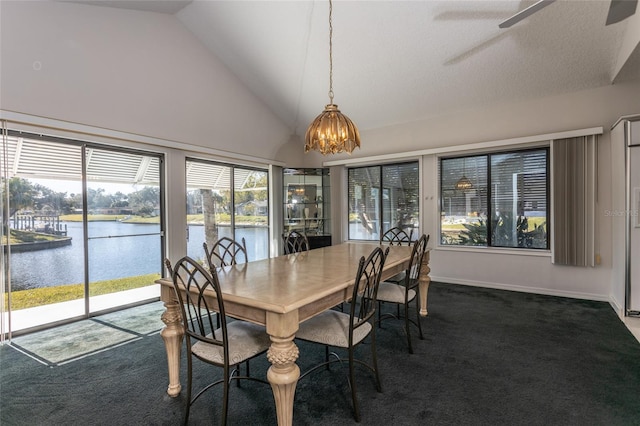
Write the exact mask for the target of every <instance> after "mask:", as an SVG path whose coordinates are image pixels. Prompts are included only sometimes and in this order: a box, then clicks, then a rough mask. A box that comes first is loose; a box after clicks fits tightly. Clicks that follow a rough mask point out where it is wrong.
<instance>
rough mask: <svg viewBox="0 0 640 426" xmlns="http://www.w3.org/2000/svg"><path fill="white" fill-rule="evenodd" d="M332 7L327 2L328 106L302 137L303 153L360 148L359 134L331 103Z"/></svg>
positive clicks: (349, 150)
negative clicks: (303, 142)
mask: <svg viewBox="0 0 640 426" xmlns="http://www.w3.org/2000/svg"><path fill="white" fill-rule="evenodd" d="M332 12H333V5H332V3H331V0H329V104H328V105H327V106H325V108H324V111H322V113H321V114H320V115H318V116H317V117H316V119H315V120H313V122H312V123H311V125H310V126H309V128H308V129H307V133H306V134H305V137H304V141H305V144H304V152H309V151H312V150H314V151H319V152H320V153H322V154H323V155H327V154H337V153H339V152H348V153H349V154H351V152H352V151H353V150H354V149H356V147H358V148H360V133H359V132H358V128H357V127H356V125H355V124H354V123H353V121H351V119H350V118H349V117H347V116H346V115H344V114H342V113H341V112H340V110H339V109H338V105H335V104H334V103H333V44H332V41H331V39H332V37H333V23H332V20H331V16H332Z"/></svg>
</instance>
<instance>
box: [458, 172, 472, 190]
mask: <svg viewBox="0 0 640 426" xmlns="http://www.w3.org/2000/svg"><path fill="white" fill-rule="evenodd" d="M456 189H457V190H458V191H467V190H469V189H473V183H471V180H470V179H469V178H468V177H466V176H464V175H462V177H461V178H460V180H459V181H458V182H456Z"/></svg>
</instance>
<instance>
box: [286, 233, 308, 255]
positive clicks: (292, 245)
mask: <svg viewBox="0 0 640 426" xmlns="http://www.w3.org/2000/svg"><path fill="white" fill-rule="evenodd" d="M282 240H283V242H284V254H292V253H300V252H304V251H309V240H308V239H307V236H306V235H305V234H303V233H301V232H298V231H296V230H295V229H294V230H292V231H290V232H289V233H288V234H287V233H285V234H282Z"/></svg>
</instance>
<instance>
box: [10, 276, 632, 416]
mask: <svg viewBox="0 0 640 426" xmlns="http://www.w3.org/2000/svg"><path fill="white" fill-rule="evenodd" d="M147 309H152V308H150V307H147ZM385 309H391V306H387V307H385ZM155 314H156V315H157V312H156V313H155ZM133 316H138V319H137V320H136V321H133V322H134V323H135V322H137V323H138V324H139V325H142V326H144V322H145V320H144V318H145V315H143V314H142V313H137V314H136V313H134V315H133ZM97 320H98V321H93V323H94V324H95V325H96V326H99V327H104V326H105V324H107V323H108V322H109V321H110V320H109V319H108V318H106V319H104V318H102V317H101V318H98V319H97ZM111 320H113V319H111ZM141 320H142V321H141ZM101 321H104V322H101ZM422 324H423V329H424V332H425V339H424V340H418V339H415V341H414V350H415V353H414V354H412V355H410V354H408V352H407V349H406V338H405V336H404V334H403V327H402V325H403V322H401V321H396V320H386V321H384V322H383V325H382V328H381V329H379V332H378V356H379V366H380V375H381V380H382V387H383V392H382V393H378V392H376V390H375V386H374V381H373V378H372V377H371V375H370V374H369V373H368V372H367V371H366V370H364V369H361V370H359V371H358V374H357V377H356V380H357V385H358V397H359V400H360V403H361V412H362V422H361V424H363V425H394V426H395V425H418V424H420V425H422V424H431V425H607V426H610V425H621V426H627V425H640V392H639V391H638V387H639V385H640V343H638V341H637V340H636V339H635V338H634V337H633V336H632V334H631V333H630V332H629V331H628V330H627V328H626V327H625V326H624V325H623V323H622V322H621V321H620V320H619V318H618V317H617V316H616V314H615V312H614V311H613V310H612V308H611V307H610V306H609V305H608V304H607V303H604V302H594V301H584V300H575V299H568V298H559V297H552V296H544V295H534V294H526V293H518V292H510V291H503V290H493V289H483V288H476V287H467V286H459V285H452V284H443V283H432V285H431V288H430V291H429V316H428V317H426V318H424V319H423V320H422ZM126 327H127V326H125V325H124V324H123V323H120V325H118V326H117V329H118V330H120V331H124V330H127V328H126ZM132 327H133V326H132ZM151 328H153V327H151ZM56 330H57V332H58V333H59V335H58V336H59V337H62V336H64V335H65V334H66V333H65V332H64V330H63V328H62V327H58V328H56V329H52V330H50V331H51V332H52V333H53V334H52V335H51V337H50V338H51V339H57V338H58V337H56ZM138 331H148V329H145V330H142V329H138ZM127 332H131V330H128V331H127ZM413 332H414V336H415V330H413ZM136 333H137V334H136ZM132 334H136V338H135V339H132V340H130V341H127V342H126V343H124V344H115V345H111V346H110V347H109V349H106V350H101V351H93V352H89V353H87V354H86V355H85V356H83V357H79V358H78V357H76V358H77V359H75V360H73V361H72V362H63V363H55V362H49V363H43V362H42V361H41V360H38V359H35V358H34V357H33V356H27V355H25V353H24V352H22V351H18V350H16V347H13V346H10V345H5V346H2V347H0V424H2V425H3V426H5V425H6V426H12V425H63V424H64V425H178V424H180V423H181V421H182V415H183V412H184V404H185V401H184V396H183V395H180V396H179V397H177V398H170V397H169V396H167V394H166V386H167V369H166V368H167V367H166V365H167V364H166V354H165V352H164V344H163V341H162V339H161V337H160V336H159V334H158V333H157V332H153V331H151V332H150V333H146V332H143V333H140V332H134V333H132ZM24 337H27V336H24ZM75 337H76V339H78V340H82V339H83V335H82V334H81V335H77V336H75ZM16 340H17V339H16ZM298 345H299V347H300V358H299V360H298V364H299V365H300V368H301V370H302V371H305V370H306V369H308V368H309V367H311V366H312V365H313V364H315V363H318V362H321V361H322V360H323V358H324V350H323V349H322V348H321V347H318V346H315V345H312V344H309V343H305V342H298ZM184 353H185V352H184V349H183V357H184ZM358 355H359V356H360V357H362V358H364V359H367V360H369V359H370V347H369V345H363V346H362V347H361V348H360V351H359V353H358ZM183 359H184V358H183ZM182 364H183V365H182V370H181V377H182V383H183V384H184V382H185V377H186V375H185V373H186V366H185V364H186V363H184V362H183V363H182ZM268 367H269V363H268V361H267V360H266V359H265V357H260V358H259V359H256V360H255V361H253V362H252V364H251V371H252V375H255V376H262V377H264V376H265V375H266V370H267V368H268ZM194 371H195V374H196V376H197V382H198V383H197V384H198V385H201V384H203V383H205V382H209V381H212V379H213V378H215V377H219V376H220V375H221V372H220V371H219V369H216V368H215V367H210V366H207V365H203V364H195V366H194ZM345 374H346V369H344V370H341V369H340V368H337V367H332V369H331V370H325V369H321V370H319V371H317V372H316V373H314V374H312V375H310V376H308V377H307V378H305V380H303V381H301V382H299V383H298V387H297V389H296V395H295V408H294V424H295V425H342V424H354V423H355V422H354V420H353V414H352V408H351V396H350V390H349V387H348V384H347V381H346V376H345ZM183 394H184V392H183ZM220 395H221V392H220V389H215V390H212V391H209V392H208V393H207V394H205V396H203V397H202V398H201V399H200V400H198V402H197V403H196V404H195V405H194V406H193V407H192V409H191V422H190V424H194V425H205V424H219V420H220V418H219V412H220V407H221V401H220ZM228 420H229V424H230V425H240V424H250V425H274V424H275V423H276V417H275V407H274V403H273V396H272V393H271V389H270V387H269V386H268V385H263V384H260V383H254V382H243V383H242V385H241V386H240V387H236V386H235V385H234V386H232V388H231V395H230V408H229V419H228Z"/></svg>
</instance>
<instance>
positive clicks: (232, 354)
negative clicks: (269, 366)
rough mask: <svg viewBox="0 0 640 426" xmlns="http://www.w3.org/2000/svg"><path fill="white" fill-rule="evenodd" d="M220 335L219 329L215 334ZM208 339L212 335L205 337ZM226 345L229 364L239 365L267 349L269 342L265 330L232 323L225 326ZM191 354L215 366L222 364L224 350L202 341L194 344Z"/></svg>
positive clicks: (242, 322) (260, 327)
mask: <svg viewBox="0 0 640 426" xmlns="http://www.w3.org/2000/svg"><path fill="white" fill-rule="evenodd" d="M219 333H221V331H220V329H218V330H216V334H217V335H219ZM207 337H208V338H211V337H212V334H211V333H209V334H208V335H207ZM227 345H228V347H229V364H230V365H236V364H241V363H243V362H244V361H246V360H248V359H250V358H253V357H254V356H256V355H258V354H261V353H262V352H264V351H266V350H267V349H269V346H270V345H271V340H270V339H269V335H268V334H267V333H266V331H265V328H264V327H262V326H259V325H256V324H252V323H250V322H244V321H233V322H229V323H228V324H227ZM191 352H192V353H193V354H194V355H195V356H197V357H198V358H200V359H206V360H208V361H211V362H214V363H216V364H223V363H224V348H223V347H222V346H217V345H212V344H209V343H206V342H203V341H198V342H196V343H195V344H194V345H193V346H192V348H191Z"/></svg>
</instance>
